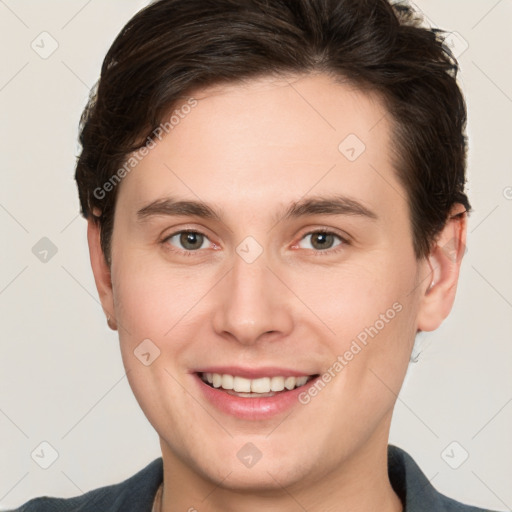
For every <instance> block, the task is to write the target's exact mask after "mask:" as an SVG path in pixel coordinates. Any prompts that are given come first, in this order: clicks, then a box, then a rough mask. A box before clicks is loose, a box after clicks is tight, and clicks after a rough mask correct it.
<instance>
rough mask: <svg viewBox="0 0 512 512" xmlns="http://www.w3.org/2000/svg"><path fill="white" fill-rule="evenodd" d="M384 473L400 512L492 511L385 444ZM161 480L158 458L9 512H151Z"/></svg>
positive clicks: (41, 498)
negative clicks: (456, 495)
mask: <svg viewBox="0 0 512 512" xmlns="http://www.w3.org/2000/svg"><path fill="white" fill-rule="evenodd" d="M388 474H389V479H390V482H391V485H392V487H393V489H394V491H395V492H396V494H397V495H398V497H399V498H400V499H401V500H402V503H403V505H404V512H492V511H490V510H489V509H481V508H476V507H472V506H469V505H464V504H462V503H460V502H458V501H455V500H452V499H450V498H447V497H446V496H444V495H443V494H441V493H439V492H437V491H436V490H435V488H434V487H433V486H432V484H431V483H430V482H429V480H428V478H427V477H426V476H425V475H424V474H423V472H422V471H421V469H420V468H419V466H418V465H417V464H416V462H415V461H414V459H412V457H411V456H410V455H409V454H408V453H407V452H405V451H404V450H402V449H401V448H398V447H397V446H393V445H388ZM162 480H163V460H162V458H161V457H160V458H158V459H155V460H154V461H153V462H151V463H149V464H148V465H147V466H146V467H145V468H144V469H142V470H140V471H139V472H138V473H136V474H135V475H133V476H132V477H130V478H128V479H127V480H124V481H123V482H120V483H117V484H114V485H108V486H105V487H100V488H98V489H93V490H92V491H89V492H86V493H85V494H83V495H81V496H76V497H74V498H55V497H48V496H43V497H39V498H34V499H32V500H30V501H28V502H27V503H25V504H24V505H22V506H21V507H19V508H17V509H15V510H11V511H10V512H151V508H152V506H153V500H154V497H155V494H156V492H157V490H158V487H159V485H160V484H161V483H162Z"/></svg>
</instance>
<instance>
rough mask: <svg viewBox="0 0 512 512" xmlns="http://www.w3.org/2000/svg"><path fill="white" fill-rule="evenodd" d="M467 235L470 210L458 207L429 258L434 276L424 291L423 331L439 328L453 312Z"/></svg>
mask: <svg viewBox="0 0 512 512" xmlns="http://www.w3.org/2000/svg"><path fill="white" fill-rule="evenodd" d="M466 234H467V213H466V209H465V208H464V206H463V205H461V204H456V205H455V206H454V207H453V208H452V210H451V211H450V215H449V216H448V220H447V222H446V224H445V226H444V228H443V230H442V231H441V233H440V234H439V236H438V238H437V240H436V243H435V245H434V248H433V249H432V251H431V252H430V254H429V256H428V260H427V266H430V269H431V273H430V274H429V276H428V278H427V279H426V281H427V286H425V287H424V291H423V292H422V293H423V296H422V298H421V302H420V308H419V312H418V317H417V318H418V330H419V331H433V330H435V329H437V328H438V327H439V326H440V325H441V323H442V321H443V320H444V319H445V318H446V317H447V316H448V314H449V313H450V311H451V309H452V306H453V303H454V301H455V292H456V291H457V284H458V281H459V271H460V265H461V263H462V257H463V256H464V254H465V252H466Z"/></svg>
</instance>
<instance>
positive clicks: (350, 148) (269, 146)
mask: <svg viewBox="0 0 512 512" xmlns="http://www.w3.org/2000/svg"><path fill="white" fill-rule="evenodd" d="M191 97H193V98H194V100H195V101H196V102H197V103H196V104H195V106H193V107H192V108H187V109H183V111H182V113H181V115H180V116H179V117H180V121H179V123H178V124H176V125H175V126H174V127H173V128H172V130H170V132H169V133H168V134H167V135H164V137H163V138H162V139H161V140H159V141H157V142H156V146H155V147H154V149H152V150H150V151H149V153H148V154H147V155H146V156H145V157H144V158H143V159H142V160H141V161H140V162H139V163H138V165H137V166H136V168H135V169H134V172H131V173H130V174H129V176H127V177H126V178H125V180H124V182H123V184H122V185H123V187H122V188H126V189H127V191H126V193H128V194H129V195H130V203H131V204H132V205H133V207H134V208H136V207H140V206H141V205H143V204H144V203H145V202H147V201H149V200H154V199H158V198H159V197H165V196H166V195H169V196H173V197H175V196H176V193H177V192H178V194H179V195H183V196H184V197H189V198H191V197H193V198H194V199H198V198H205V199H206V198H207V199H208V201H209V202H210V201H211V202H214V203H217V204H222V205H226V204H227V203H229V204H232V205H233V206H234V207H235V206H236V207H243V206H244V204H245V205H246V204H247V201H250V202H251V204H252V205H253V206H258V205H260V206H261V207H262V208H265V209H268V208H269V204H270V203H271V202H272V201H274V202H276V203H287V201H286V198H287V196H288V198H289V199H298V198H300V197H302V196H304V195H306V194H307V193H308V192H311V193H312V194H315V195H318V194H321V193H322V192H333V191H335V192H340V193H343V194H345V195H346V196H349V197H357V198H359V200H360V201H361V202H363V203H366V205H368V206H369V205H370V204H372V203H373V204H376V203H382V202H386V201H388V202H389V201H391V202H392V203H393V202H394V204H395V205H396V203H397V201H398V202H400V201H404V199H405V197H404V196H405V193H404V192H403V191H402V190H401V187H400V185H399V184H398V183H397V181H396V177H395V172H394V170H393V166H392V162H391V158H390V130H391V128H390V120H389V116H388V115H387V111H386V109H385V107H384V105H383V104H382V102H381V101H380V100H379V98H378V96H377V95H376V94H371V93H369V92H367V91H362V90H360V89H358V88H357V87H355V86H354V85H352V84H350V83H337V82H335V81H334V80H333V79H332V78H331V77H329V76H327V75H324V74H317V75H306V76H299V77H290V78H283V77H281V78H280V79H275V78H269V77H267V78H259V79H256V80H251V81H246V82H244V83H239V84H228V85H220V86H215V87H210V88H206V89H198V90H196V91H194V92H193V93H191ZM185 103H186V102H184V103H183V104H185ZM183 104H177V105H176V106H175V109H176V110H177V111H178V112H180V108H181V107H180V105H183ZM185 112H186V113H185ZM123 194H124V193H123ZM123 194H121V195H123ZM194 196H195V197H194Z"/></svg>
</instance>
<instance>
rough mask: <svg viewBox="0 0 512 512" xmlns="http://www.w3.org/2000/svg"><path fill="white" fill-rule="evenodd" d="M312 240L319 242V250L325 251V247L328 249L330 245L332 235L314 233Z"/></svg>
mask: <svg viewBox="0 0 512 512" xmlns="http://www.w3.org/2000/svg"><path fill="white" fill-rule="evenodd" d="M313 240H314V241H315V240H317V241H319V245H320V249H325V248H326V246H328V247H330V246H331V245H332V235H329V234H327V233H315V234H314V235H313ZM329 242H331V243H329ZM313 246H315V242H313Z"/></svg>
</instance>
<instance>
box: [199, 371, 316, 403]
mask: <svg viewBox="0 0 512 512" xmlns="http://www.w3.org/2000/svg"><path fill="white" fill-rule="evenodd" d="M197 375H198V377H199V378H200V379H201V380H202V381H203V382H204V383H205V384H206V385H207V386H209V387H210V388H213V389H216V390H217V391H220V392H225V393H226V394H228V395H231V396H235V397H240V398H270V397H273V396H276V395H280V394H285V393H287V392H290V391H294V390H296V389H299V388H302V387H304V386H306V385H307V384H308V383H309V382H310V381H311V380H313V379H315V378H316V377H318V376H319V374H314V375H300V376H292V375H274V376H263V377H258V378H254V379H251V378H247V377H243V376H241V375H232V374H229V373H213V372H197Z"/></svg>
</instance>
